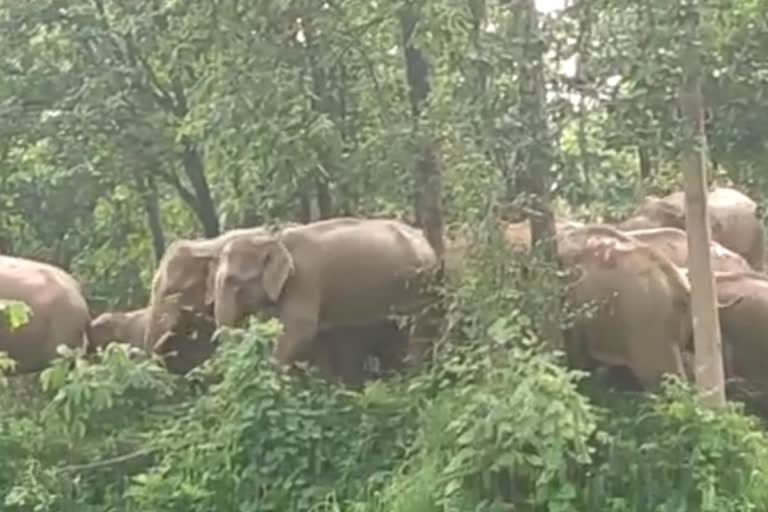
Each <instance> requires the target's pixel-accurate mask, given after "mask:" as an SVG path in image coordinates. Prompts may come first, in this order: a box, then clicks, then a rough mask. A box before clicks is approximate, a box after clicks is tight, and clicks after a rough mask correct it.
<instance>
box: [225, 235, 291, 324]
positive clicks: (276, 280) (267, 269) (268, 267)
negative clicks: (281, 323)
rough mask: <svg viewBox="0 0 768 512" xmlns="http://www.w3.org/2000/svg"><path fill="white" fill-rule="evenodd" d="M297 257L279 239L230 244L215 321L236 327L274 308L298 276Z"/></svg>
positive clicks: (245, 239)
mask: <svg viewBox="0 0 768 512" xmlns="http://www.w3.org/2000/svg"><path fill="white" fill-rule="evenodd" d="M294 271H295V267H294V262H293V257H292V256H291V254H290V252H288V249H287V248H286V247H285V245H284V244H283V243H282V242H281V241H280V240H279V239H277V238H275V237H273V236H269V235H263V234H256V235H252V236H247V237H239V238H236V239H232V240H230V241H229V242H228V243H227V244H226V245H225V246H224V248H223V250H222V253H221V259H220V262H219V266H218V268H217V270H216V273H215V279H214V294H213V297H214V300H213V302H214V318H215V319H216V323H217V324H218V325H234V324H236V323H237V322H238V321H240V320H241V319H242V318H243V317H244V316H246V315H247V314H249V313H255V312H257V311H260V310H264V309H265V308H268V307H269V306H270V305H274V304H275V303H276V302H277V301H278V299H279V298H280V295H281V293H282V291H283V288H284V287H285V285H286V282H287V281H288V278H289V277H291V275H292V274H293V273H294Z"/></svg>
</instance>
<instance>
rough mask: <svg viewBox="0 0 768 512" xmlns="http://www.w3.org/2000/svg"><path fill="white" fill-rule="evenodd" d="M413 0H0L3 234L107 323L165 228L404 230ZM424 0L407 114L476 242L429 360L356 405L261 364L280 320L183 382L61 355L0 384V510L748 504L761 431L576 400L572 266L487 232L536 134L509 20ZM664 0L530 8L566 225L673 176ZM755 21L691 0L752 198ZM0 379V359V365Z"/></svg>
mask: <svg viewBox="0 0 768 512" xmlns="http://www.w3.org/2000/svg"><path fill="white" fill-rule="evenodd" d="M404 3H405V2H401V1H397V2H380V1H372V0H338V1H334V2H311V1H298V2H292V3H291V4H290V5H288V4H286V3H285V2H273V1H262V2H256V3H248V2H208V1H203V0H189V1H187V2H177V1H174V0H152V1H149V2H144V3H143V4H142V3H139V4H132V3H130V2H118V1H116V0H97V1H91V0H72V1H70V2H66V3H65V4H66V5H64V4H62V2H59V1H56V0H40V1H37V2H19V1H16V0H0V13H1V14H0V28H1V29H2V30H0V42H2V44H0V71H1V72H0V100H2V101H0V111H1V112H2V114H3V115H2V116H0V135H2V136H1V137H0V159H1V160H2V162H0V165H1V166H2V171H0V205H1V206H2V211H3V215H2V218H0V252H2V253H6V254H14V255H21V256H27V257H31V258H35V259H38V260H44V261H50V262H54V263H56V264H58V265H60V266H62V267H63V268H65V269H67V270H69V271H71V272H72V273H73V274H74V275H75V276H76V277H77V278H78V280H79V281H80V282H82V284H83V288H84V292H85V295H86V296H87V298H88V302H89V305H90V306H91V309H92V310H94V311H100V310H102V309H127V308H129V307H133V306H140V305H142V304H145V303H146V300H147V298H148V285H149V283H150V280H151V277H152V273H153V267H154V265H153V261H155V260H156V258H157V257H158V256H159V255H160V252H162V249H163V246H164V245H167V243H169V242H170V241H171V240H173V239H176V238H178V237H196V236H200V235H201V234H202V235H211V234H213V233H214V232H215V231H216V230H217V228H222V229H227V228H231V227H235V226H242V225H255V224H260V223H263V222H266V221H269V220H273V219H276V218H279V219H281V220H302V219H303V218H306V217H308V216H309V215H308V214H309V213H311V212H312V211H314V210H318V211H314V213H313V215H317V214H318V213H319V214H322V215H325V216H332V215H361V216H365V215H376V216H392V217H401V218H405V219H410V218H412V216H411V215H410V214H409V213H408V212H410V211H411V210H412V209H413V203H414V201H413V196H414V195H416V193H418V192H419V191H418V190H415V187H416V185H415V183H416V180H415V179H414V168H415V167H416V164H417V161H418V158H415V157H414V155H415V154H416V153H415V151H416V149H417V148H416V143H418V142H422V141H421V140H416V138H415V137H414V136H413V123H414V120H413V117H412V114H411V112H410V104H409V98H408V91H407V84H406V69H405V66H404V58H403V42H402V41H401V40H400V36H401V33H400V26H399V23H398V12H399V9H400V8H401V7H402V5H403V4H404ZM409 3H412V2H409ZM417 3H418V4H419V6H420V13H421V19H420V21H419V23H418V24H417V27H416V29H415V32H414V36H413V37H414V41H415V44H416V45H417V47H418V48H420V49H421V50H423V51H424V52H425V54H426V55H427V57H428V61H429V63H430V71H431V76H430V78H431V81H430V84H429V85H430V94H429V97H428V99H427V101H426V104H425V105H423V106H422V107H423V115H422V116H421V118H420V119H419V120H418V123H420V128H421V129H423V131H422V133H427V134H429V136H430V137H431V138H432V140H431V142H432V143H433V144H434V149H435V152H436V153H437V154H438V156H439V158H438V163H439V167H440V170H441V178H442V189H443V190H442V192H443V199H444V205H445V215H446V220H447V221H448V223H449V224H458V225H460V226H463V227H464V228H466V231H468V232H471V233H472V235H473V236H472V237H471V240H470V246H471V247H470V250H469V251H468V258H467V261H466V262H465V263H464V264H462V265H461V266H462V268H463V270H464V274H463V275H462V276H461V277H460V278H459V279H457V282H456V283H454V285H455V286H452V287H451V288H449V289H448V290H447V291H446V298H447V300H446V304H447V306H446V309H447V312H446V318H445V320H446V324H447V333H446V334H445V336H443V338H442V339H441V340H439V344H440V345H441V349H442V350H440V351H439V357H438V360H437V362H436V363H435V365H434V366H433V367H432V368H430V370H429V371H426V372H423V373H422V374H419V375H417V376H412V377H410V378H408V379H405V378H403V379H396V380H392V381H388V382H386V383H376V384H375V385H373V386H370V387H368V388H367V389H366V390H365V392H364V393H362V394H356V393H349V392H345V391H343V390H341V389H339V388H338V387H336V386H332V385H328V384H326V383H325V382H323V381H321V380H319V379H318V378H315V377H298V376H295V375H285V374H282V373H280V372H277V371H276V370H275V369H274V368H273V367H272V366H271V365H270V364H269V363H268V362H267V358H266V354H267V351H268V345H269V344H270V343H271V342H272V339H273V338H274V336H275V333H276V330H275V329H276V328H275V326H274V325H272V324H254V325H252V326H251V327H250V328H249V329H248V330H245V331H241V330H233V331H230V332H227V333H225V335H224V336H223V337H222V338H223V342H222V345H221V347H220V350H219V351H218V353H217V355H216V357H215V358H214V359H212V360H211V361H209V362H208V363H206V365H205V366H204V367H203V368H202V369H199V370H196V371H195V372H193V373H192V374H191V375H190V376H189V377H187V378H178V377H171V376H169V375H168V374H167V373H166V372H165V371H164V370H163V369H162V368H161V366H160V365H159V363H158V361H157V360H156V359H155V358H151V357H146V356H144V355H139V354H135V353H133V352H132V351H130V350H129V349H128V348H127V347H125V346H123V345H117V344H113V345H110V346H109V347H107V348H106V349H105V350H103V351H102V352H100V353H99V354H98V355H97V356H96V358H95V360H92V361H91V360H89V361H86V360H84V359H83V358H82V357H81V355H80V354H77V353H73V352H72V351H68V350H65V351H63V352H62V353H61V357H60V358H59V359H58V360H57V361H56V362H55V363H54V364H53V365H52V366H51V367H50V368H49V369H47V370H46V371H45V372H43V373H42V374H41V375H39V376H33V377H31V378H25V377H14V378H8V379H3V380H0V385H1V386H2V393H3V394H2V396H0V410H2V415H0V455H2V456H0V503H1V504H0V508H2V509H3V510H7V511H9V512H17V511H19V512H20V511H27V510H37V511H51V512H53V511H57V512H58V511H68V510H72V511H75V510H76V511H78V512H80V511H85V512H88V511H99V512H101V511H104V510H110V511H115V512H121V511H126V512H127V511H133V510H163V511H173V510H184V511H194V510H206V511H207V510H219V509H221V510H243V511H248V510H259V511H266V510H281V511H282V510H285V511H292V510H296V511H304V510H329V511H331V510H333V511H339V510H350V511H354V512H363V511H376V512H384V511H409V512H410V511H416V512H419V511H449V510H450V511H453V510H462V511H463V510H478V511H480V510H489V511H490V510H526V511H527V510H531V511H533V510H536V511H539V510H549V511H555V510H575V511H581V510H583V511H585V512H586V511H593V510H609V511H613V510H615V511H619V510H621V511H625V510H629V511H634V510H637V511H641V510H642V511H645V510H659V511H667V510H692V511H693V510H696V511H708V510H723V511H730V510H733V511H737V510H738V511H742V510H762V509H764V508H765V505H766V501H768V500H767V498H766V496H765V491H764V489H768V485H766V484H768V482H765V478H766V475H768V469H767V468H766V467H765V462H764V461H765V460H768V459H766V453H765V450H766V447H767V446H768V444H767V443H766V439H765V436H764V434H763V433H762V431H761V430H760V428H759V426H758V425H756V424H755V423H754V422H753V421H752V420H750V419H747V418H746V417H745V416H744V415H743V414H742V412H741V411H740V410H739V409H736V408H729V409H728V410H726V411H721V412H718V413H715V412H713V411H709V410H707V409H704V408H702V407H700V406H699V405H698V404H697V403H696V400H695V399H694V398H693V397H692V396H691V394H690V392H689V391H688V390H685V389H683V388H682V387H680V386H678V385H675V384H670V385H668V386H667V387H666V388H665V389H664V390H663V392H662V393H660V394H659V395H657V396H649V397H634V398H627V397H626V396H624V395H607V396H603V395H600V394H598V395H591V396H590V397H589V399H588V398H586V395H585V394H583V393H579V392H578V387H579V382H578V381H579V374H578V373H577V372H569V371H566V370H564V369H563V368H562V366H561V365H560V360H559V354H549V353H548V350H547V347H546V345H545V344H543V343H542V342H541V340H540V339H539V338H538V337H537V336H536V333H537V332H540V331H541V327H542V326H543V325H545V324H546V323H547V322H549V321H550V320H551V317H552V315H553V314H554V313H553V311H552V310H551V307H550V306H551V304H552V300H551V298H552V297H554V296H555V294H556V293H558V292H559V286H560V283H559V274H558V272H557V271H556V269H554V268H553V267H552V266H551V265H548V264H545V263H543V262H542V261H541V258H540V257H539V254H538V252H536V253H534V255H530V254H527V253H526V254H516V255H512V256H510V255H509V253H508V252H507V251H506V250H505V249H503V246H502V243H501V240H500V239H499V237H498V236H497V234H494V233H495V231H494V230H493V229H488V227H489V226H492V225H494V226H495V222H496V219H495V217H494V215H495V213H494V212H495V211H496V208H497V207H498V206H499V205H504V204H507V203H512V202H514V201H515V200H516V199H517V198H518V197H519V196H520V195H521V193H524V192H525V191H526V190H525V188H526V183H525V180H524V178H525V174H526V170H527V169H526V166H527V165H528V164H527V161H526V159H525V158H524V156H525V155H524V153H525V152H526V151H527V150H528V149H529V148H530V147H532V145H535V144H541V143H542V141H540V140H536V139H535V136H534V134H532V130H531V129H530V119H529V115H530V114H531V113H530V112H526V111H525V110H524V108H523V106H522V105H521V101H520V98H521V93H522V92H523V91H521V80H520V77H521V73H522V71H523V67H524V66H523V65H522V64H528V63H523V62H521V60H520V59H521V55H522V53H521V52H522V45H521V41H520V33H521V30H520V21H521V17H520V15H519V10H517V9H510V8H509V2H501V1H496V0H486V1H481V0H480V1H478V0H471V1H465V0H444V1H441V2H417ZM679 7H680V5H679V3H677V2H668V1H666V0H648V1H646V2H628V1H626V0H608V1H605V2H599V3H596V2H593V1H591V0H574V1H572V2H569V6H568V7H566V8H565V9H563V10H562V11H558V12H555V13H550V14H549V15H547V16H543V17H542V23H541V33H540V35H541V41H542V44H543V45H544V46H545V49H546V50H547V54H546V55H547V57H546V62H545V63H544V64H545V70H544V71H545V77H546V80H547V94H546V104H545V105H544V107H545V110H546V112H544V114H546V115H547V117H548V119H549V120H550V124H549V128H550V135H551V139H552V141H554V143H555V144H554V155H553V156H554V164H555V165H554V166H553V169H554V170H553V174H554V178H555V179H554V180H553V181H554V190H553V192H554V194H555V196H556V197H555V204H556V205H557V206H558V209H559V211H561V212H562V213H564V214H568V215H573V216H576V217H578V218H580V219H583V220H597V221H600V220H608V221H613V220H616V219H619V218H622V217H623V216H625V215H626V214H627V213H629V211H630V210H631V209H632V207H633V205H634V204H635V202H636V200H637V199H639V198H640V197H642V196H643V195H645V194H648V193H656V194H661V193H665V192H667V191H669V190H671V189H673V188H678V187H679V186H680V175H679V162H678V144H677V143H678V142H679V140H678V138H677V135H678V132H679V122H678V113H677V108H676V106H677V101H678V92H679V91H678V87H679V79H680V62H679V59H678V51H679V45H680V42H681V41H680V34H679V32H678V30H677V25H676V23H677V17H678V14H679V12H678V10H679ZM767 8H768V5H767V4H766V0H750V1H743V2H723V3H719V4H717V5H714V4H713V5H708V6H706V8H705V7H702V8H701V13H702V33H703V41H702V42H701V44H702V49H703V50H702V51H703V54H704V60H705V67H706V76H705V81H704V82H705V83H704V88H705V91H706V99H707V106H708V115H707V130H708V137H709V142H710V146H711V148H712V154H713V157H714V158H715V159H716V160H717V161H718V162H719V163H720V165H721V168H720V170H719V172H718V173H716V174H714V176H715V178H716V179H717V181H718V182H720V183H728V181H729V180H730V181H732V182H733V183H734V184H736V185H737V186H739V187H740V188H743V189H744V190H745V191H748V192H750V193H751V195H752V196H753V197H755V198H756V199H758V200H759V201H761V202H763V203H764V202H765V199H760V198H765V197H768V178H767V177H766V176H768V174H766V173H765V166H766V159H765V147H766V140H765V134H766V131H765V130H764V129H763V124H764V120H765V119H766V117H768V103H766V97H765V94H764V91H765V86H766V80H768V78H766V77H768V71H767V70H768V62H767V61H766V55H768V27H766V19H767V18H766V17H765V16H764V13H765V12H766V10H767ZM540 92H541V93H542V96H544V93H543V91H540ZM763 206H764V209H763V212H764V213H763V215H768V208H765V206H766V205H763ZM478 248H484V249H487V250H478ZM577 313H578V312H571V311H566V314H565V318H563V321H564V322H566V323H567V322H568V321H569V320H570V318H571V315H573V314H577ZM0 319H1V320H2V321H3V322H8V323H9V325H10V326H11V327H19V326H20V325H23V323H24V322H26V321H27V320H28V310H26V309H24V308H23V307H21V306H19V305H17V304H15V303H8V302H5V301H0ZM11 366H12V363H11V362H10V361H9V360H8V359H7V358H4V357H2V354H0V375H1V374H4V373H5V372H7V371H8V370H10V369H11ZM596 401H606V402H607V403H606V404H605V405H602V406H601V407H597V406H595V405H594V404H593V403H594V402H596ZM624 402H628V404H629V405H627V403H624Z"/></svg>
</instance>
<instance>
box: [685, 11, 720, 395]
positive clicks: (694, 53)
mask: <svg viewBox="0 0 768 512" xmlns="http://www.w3.org/2000/svg"><path fill="white" fill-rule="evenodd" d="M698 17H699V12H698V5H697V4H696V3H692V4H690V5H689V7H688V9H687V12H686V13H685V15H684V18H683V19H682V22H683V24H684V27H683V29H684V34H685V35H684V43H683V44H684V47H683V49H682V54H681V60H682V66H683V83H682V87H681V91H680V103H681V109H682V114H683V121H684V123H685V124H684V126H683V131H684V134H685V138H684V141H683V148H682V164H683V172H684V173H685V175H684V177H685V207H686V210H685V211H686V216H685V227H686V231H687V232H688V268H689V278H690V281H691V310H692V315H693V335H694V345H695V346H694V349H695V354H696V355H695V367H696V368H695V375H696V384H697V388H698V390H699V393H700V394H701V395H702V398H703V401H704V402H705V403H707V404H710V405H713V406H721V405H723V404H724V403H725V389H724V382H723V378H724V377H723V359H722V348H721V340H720V318H719V314H718V310H717V296H716V294H715V282H714V277H713V275H712V263H711V256H710V251H709V245H710V224H709V215H708V211H707V184H706V183H707V180H706V168H705V165H706V162H707V160H706V150H707V139H706V134H705V133H704V108H703V106H704V105H703V99H702V94H701V74H702V69H701V57H700V55H699V50H698V48H697V46H696V44H697V41H698V40H699V33H698V32H699V28H698V22H699V20H698Z"/></svg>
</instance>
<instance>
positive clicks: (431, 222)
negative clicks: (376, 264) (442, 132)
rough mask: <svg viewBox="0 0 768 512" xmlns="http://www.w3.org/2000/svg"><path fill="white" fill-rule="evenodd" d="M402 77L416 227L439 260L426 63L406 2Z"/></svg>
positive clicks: (439, 207) (437, 175)
mask: <svg viewBox="0 0 768 512" xmlns="http://www.w3.org/2000/svg"><path fill="white" fill-rule="evenodd" d="M399 17H400V29H401V31H402V41H403V57H404V60H405V75H406V79H407V81H408V89H409V98H410V104H411V116H412V118H413V139H414V146H415V147H414V153H415V154H414V157H415V164H414V171H413V172H414V178H415V179H414V182H415V190H414V192H415V196H416V204H415V214H416V215H415V217H416V223H417V224H418V225H420V226H422V227H423V228H424V231H425V233H426V235H427V240H429V243H430V245H431V246H432V247H433V248H434V250H435V252H436V253H437V256H438V258H442V256H443V252H445V247H444V244H443V201H442V193H443V192H442V174H441V172H440V164H439V162H438V155H437V152H436V150H435V142H434V140H433V137H432V134H431V130H430V127H429V121H428V120H427V119H426V118H425V116H424V115H423V114H424V110H425V107H426V105H427V101H428V99H429V92H430V83H429V63H428V61H427V58H426V55H424V52H423V50H422V49H420V48H418V47H417V46H416V43H415V42H414V35H415V30H416V25H417V23H418V21H419V18H420V12H419V9H418V6H416V5H414V2H411V1H410V0H409V1H407V2H406V3H405V4H404V5H403V7H402V9H401V11H400V13H399Z"/></svg>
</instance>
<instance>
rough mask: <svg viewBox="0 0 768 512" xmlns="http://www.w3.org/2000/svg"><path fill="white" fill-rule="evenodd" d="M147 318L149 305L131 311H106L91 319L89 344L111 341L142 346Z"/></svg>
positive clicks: (102, 343)
mask: <svg viewBox="0 0 768 512" xmlns="http://www.w3.org/2000/svg"><path fill="white" fill-rule="evenodd" d="M148 320H149V307H143V308H139V309H134V310H131V311H107V312H104V313H102V314H100V315H99V316H97V317H96V318H94V319H93V321H91V344H92V345H93V347H94V348H101V347H104V346H106V345H107V344H108V343H109V342H111V341H121V342H123V343H127V344H128V345H131V346H134V347H138V348H144V333H145V332H146V329H147V321H148Z"/></svg>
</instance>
